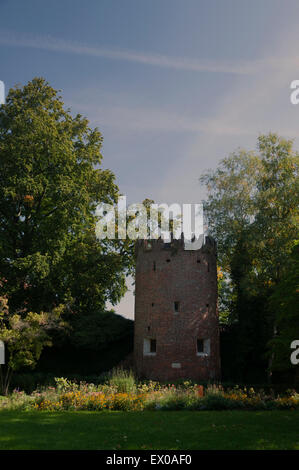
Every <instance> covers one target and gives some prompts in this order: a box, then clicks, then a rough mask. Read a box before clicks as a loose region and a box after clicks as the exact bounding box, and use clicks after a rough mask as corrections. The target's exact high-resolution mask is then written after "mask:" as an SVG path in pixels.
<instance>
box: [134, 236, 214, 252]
mask: <svg viewBox="0 0 299 470" xmlns="http://www.w3.org/2000/svg"><path fill="white" fill-rule="evenodd" d="M194 242H195V243H194ZM193 243H194V247H193V246H192V244H193ZM179 250H180V251H199V250H202V251H210V252H214V254H217V244H216V242H215V240H214V239H213V238H212V237H211V236H210V235H205V234H203V235H202V236H201V237H200V238H199V239H198V240H195V239H193V241H191V242H189V244H188V248H187V249H186V241H185V239H184V234H183V233H182V236H181V238H179V239H175V238H173V237H172V238H171V241H169V242H165V241H164V240H163V238H161V237H160V238H157V239H148V240H143V239H139V240H137V241H136V245H135V253H136V254H137V253H138V252H139V251H141V252H143V253H150V252H153V251H155V252H157V251H170V252H172V253H173V254H175V253H177V251H179Z"/></svg>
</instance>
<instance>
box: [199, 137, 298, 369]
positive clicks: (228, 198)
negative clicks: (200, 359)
mask: <svg viewBox="0 0 299 470" xmlns="http://www.w3.org/2000/svg"><path fill="white" fill-rule="evenodd" d="M298 166H299V159H298V153H297V152H295V151H294V149H293V143H292V141H290V140H286V139H283V138H281V137H279V136H277V135H276V134H271V133H270V134H268V135H264V136H260V137H259V138H258V145H257V152H246V151H244V150H239V151H237V152H235V153H233V154H232V155H230V156H229V157H228V158H225V159H224V160H222V161H221V162H220V164H219V166H218V168H217V169H216V170H215V171H209V172H207V173H205V174H204V175H202V177H201V178H200V180H201V183H203V184H205V185H206V186H207V189H208V197H207V200H206V201H205V203H204V206H205V214H206V216H207V219H208V223H209V227H210V230H211V232H212V234H213V235H214V236H215V238H216V240H217V242H218V250H219V264H220V266H221V268H222V269H223V271H224V273H225V275H226V276H227V277H228V278H229V279H230V284H231V287H232V288H231V299H230V315H229V316H228V317H229V318H228V320H230V321H227V323H232V322H233V321H235V322H237V323H238V334H237V336H238V343H239V346H240V349H239V351H243V353H242V354H239V358H238V359H239V361H240V360H242V361H243V370H244V371H245V372H246V369H247V370H249V369H250V364H249V363H248V362H250V361H251V363H252V358H253V353H254V354H255V355H256V359H255V363H257V362H260V364H264V363H265V362H264V361H265V357H266V354H267V344H268V341H269V340H270V339H271V338H273V336H274V335H275V331H276V314H275V311H274V310H273V308H272V307H271V304H270V302H269V298H270V296H271V294H272V292H273V290H274V289H275V288H276V286H278V285H279V283H280V282H281V281H282V279H283V276H284V272H285V271H286V270H287V267H288V260H289V257H290V253H291V251H292V247H293V243H294V240H295V238H296V236H297V233H298V207H299V191H298V189H299V188H298ZM226 319H227V315H226ZM257 351H258V352H257ZM242 358H243V359H242ZM250 358H251V359H250ZM271 364H272V359H271V360H270V361H269V365H270V366H271ZM253 367H254V366H253ZM269 372H270V370H269Z"/></svg>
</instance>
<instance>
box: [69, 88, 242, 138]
mask: <svg viewBox="0 0 299 470" xmlns="http://www.w3.org/2000/svg"><path fill="white" fill-rule="evenodd" d="M95 95H96V94H95ZM95 95H94V96H95ZM99 101H100V100H99ZM71 107H72V108H73V109H75V110H76V111H77V112H80V113H86V114H88V117H89V119H90V120H91V121H92V123H93V124H95V125H97V126H99V127H100V128H101V129H102V128H103V127H111V128H113V129H114V130H118V131H121V132H126V133H127V132H134V133H136V132H155V131H159V132H161V131H162V132H176V133H177V132H183V133H184V132H189V133H195V134H198V133H200V132H205V133H209V134H213V135H217V136H218V135H219V136H220V135H243V134H250V133H251V131H250V130H249V129H246V128H242V127H240V126H238V125H237V123H234V125H233V126H231V125H229V124H227V123H226V122H225V120H223V119H221V120H220V119H208V118H199V117H198V116H197V117H196V116H188V115H186V114H182V113H175V112H169V111H166V110H163V109H159V108H152V107H144V108H142V107H129V106H115V105H113V104H112V105H111V104H109V105H108V106H103V105H101V104H99V105H98V106H97V105H96V104H83V103H78V102H75V101H73V102H72V103H71Z"/></svg>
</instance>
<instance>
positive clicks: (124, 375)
mask: <svg viewBox="0 0 299 470" xmlns="http://www.w3.org/2000/svg"><path fill="white" fill-rule="evenodd" d="M108 383H109V385H110V386H112V387H113V388H114V389H115V390H116V391H117V392H118V393H136V389H137V387H136V381H135V377H134V374H133V372H132V371H126V370H124V369H113V370H112V373H111V376H110V378H109V381H108Z"/></svg>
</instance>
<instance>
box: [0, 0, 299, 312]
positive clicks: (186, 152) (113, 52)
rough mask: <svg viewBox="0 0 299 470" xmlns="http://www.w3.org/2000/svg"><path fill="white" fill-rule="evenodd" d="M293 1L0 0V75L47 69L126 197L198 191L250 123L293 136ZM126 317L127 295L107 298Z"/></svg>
mask: <svg viewBox="0 0 299 470" xmlns="http://www.w3.org/2000/svg"><path fill="white" fill-rule="evenodd" d="M298 13H299V4H298V1H297V0H294V1H293V0H217V1H216V0H202V1H201V0H88V1H83V0H60V1H58V0H51V2H46V1H45V0H44V1H41V0H26V2H25V1H22V0H0V80H3V81H4V82H5V85H6V89H8V88H9V87H11V86H13V85H15V84H17V83H19V84H25V83H26V82H27V81H28V80H30V79H32V78H33V77H34V76H43V77H45V78H46V79H47V80H48V81H49V82H50V84H51V85H52V86H53V87H54V88H57V89H61V90H62V95H63V98H64V101H65V104H66V105H67V106H68V107H71V109H72V111H73V112H74V113H76V112H80V113H82V114H83V115H85V116H86V117H87V118H89V119H90V121H91V124H92V125H93V126H98V127H99V129H100V130H101V132H102V133H103V136H104V147H103V155H104V160H103V165H104V167H107V168H110V169H112V170H113V171H114V172H115V174H116V179H117V182H118V185H119V187H120V190H121V192H122V193H124V194H126V195H127V198H128V202H140V201H142V200H143V199H144V198H145V197H150V198H152V199H155V201H156V202H159V203H162V202H169V203H170V202H179V203H183V202H184V203H187V202H200V200H201V198H202V196H203V195H204V191H203V189H202V188H200V187H199V184H198V177H199V176H200V174H201V173H202V172H203V171H204V170H205V169H207V168H210V167H212V168H213V167H216V165H217V163H218V162H219V160H220V159H221V158H223V157H225V156H227V155H228V154H229V153H230V152H232V151H233V150H235V149H236V148H238V147H245V148H248V149H254V148H255V145H256V138H257V136H258V135H259V133H263V132H269V131H270V130H271V131H276V132H278V133H280V134H282V135H284V136H287V137H291V138H294V139H295V146H296V147H298V145H297V136H298V128H299V127H298V124H299V106H298V107H296V106H294V105H292V104H291V103H290V99H289V96H290V83H291V81H292V80H294V79H298V78H299V53H298V52H297V51H298V44H299V28H298ZM117 310H118V311H119V312H122V313H123V314H125V315H128V316H131V315H132V310H133V297H132V295H131V294H129V295H127V296H126V298H125V299H124V301H123V302H122V303H121V305H120V306H119V307H118V309H117Z"/></svg>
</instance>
